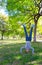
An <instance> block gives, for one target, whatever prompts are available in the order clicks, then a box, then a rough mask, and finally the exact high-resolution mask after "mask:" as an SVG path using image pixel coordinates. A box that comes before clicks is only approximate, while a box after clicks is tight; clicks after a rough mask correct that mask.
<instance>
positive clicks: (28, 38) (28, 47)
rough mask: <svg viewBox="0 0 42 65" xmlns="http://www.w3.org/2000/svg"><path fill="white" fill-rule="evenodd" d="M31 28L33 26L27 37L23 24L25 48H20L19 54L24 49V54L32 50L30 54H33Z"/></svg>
mask: <svg viewBox="0 0 42 65" xmlns="http://www.w3.org/2000/svg"><path fill="white" fill-rule="evenodd" d="M33 27H34V25H32V26H31V30H30V35H29V36H28V33H27V31H26V26H25V25H24V24H23V28H24V32H25V38H26V44H25V46H23V47H21V48H20V53H22V49H25V50H26V52H28V51H29V50H32V54H34V48H33V47H31V40H32V30H33Z"/></svg>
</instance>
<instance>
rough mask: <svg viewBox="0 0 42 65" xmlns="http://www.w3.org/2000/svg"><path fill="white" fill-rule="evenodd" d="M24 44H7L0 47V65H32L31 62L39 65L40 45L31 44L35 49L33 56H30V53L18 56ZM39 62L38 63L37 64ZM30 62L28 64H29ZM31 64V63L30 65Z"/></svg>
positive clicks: (41, 49)
mask: <svg viewBox="0 0 42 65" xmlns="http://www.w3.org/2000/svg"><path fill="white" fill-rule="evenodd" d="M24 44H25V43H17V44H12V43H11V44H8V45H1V46H0V65H33V64H34V62H33V61H37V62H36V64H41V62H42V55H39V53H42V46H41V45H42V44H41V43H40V44H39V43H32V46H33V47H34V49H35V54H34V55H32V54H31V52H29V53H23V55H21V54H20V52H19V51H20V47H22V46H23V45H24ZM38 61H39V62H38ZM29 62H30V63H29ZM32 62H33V63H32Z"/></svg>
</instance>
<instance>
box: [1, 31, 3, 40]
mask: <svg viewBox="0 0 42 65" xmlns="http://www.w3.org/2000/svg"><path fill="white" fill-rule="evenodd" d="M1 32H2V33H1V35H2V36H1V40H3V31H1Z"/></svg>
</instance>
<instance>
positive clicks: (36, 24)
mask: <svg viewBox="0 0 42 65" xmlns="http://www.w3.org/2000/svg"><path fill="white" fill-rule="evenodd" d="M36 29H37V22H35V29H34V42H36Z"/></svg>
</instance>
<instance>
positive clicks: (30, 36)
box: [29, 27, 33, 41]
mask: <svg viewBox="0 0 42 65" xmlns="http://www.w3.org/2000/svg"><path fill="white" fill-rule="evenodd" d="M32 30H33V27H31V30H30V35H29V38H30V41H31V39H32Z"/></svg>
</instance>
